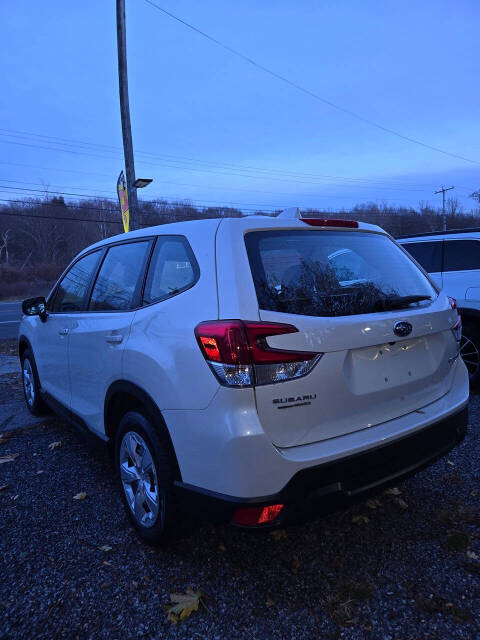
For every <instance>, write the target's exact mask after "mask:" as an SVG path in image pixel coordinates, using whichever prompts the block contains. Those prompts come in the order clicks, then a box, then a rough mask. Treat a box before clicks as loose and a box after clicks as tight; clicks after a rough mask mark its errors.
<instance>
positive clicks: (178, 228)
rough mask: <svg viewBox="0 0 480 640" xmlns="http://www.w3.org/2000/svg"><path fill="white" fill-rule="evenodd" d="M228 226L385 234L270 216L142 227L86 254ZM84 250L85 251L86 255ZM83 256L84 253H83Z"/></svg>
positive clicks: (375, 228) (362, 227)
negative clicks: (130, 242)
mask: <svg viewBox="0 0 480 640" xmlns="http://www.w3.org/2000/svg"><path fill="white" fill-rule="evenodd" d="M220 224H222V226H224V225H225V226H228V227H230V228H231V229H232V231H233V230H234V229H235V228H236V229H238V232H239V233H245V232H246V231H247V230H252V231H253V230H260V229H282V228H286V229H292V228H293V229H317V230H322V229H334V230H336V231H337V230H338V231H374V232H376V233H383V234H386V231H384V230H383V229H381V228H380V227H378V226H377V225H374V224H367V223H366V222H359V223H358V229H352V228H346V229H344V228H342V227H328V226H325V227H323V226H322V227H319V226H315V227H313V226H310V225H308V224H307V223H306V222H304V221H302V220H301V219H299V218H284V217H275V218H273V217H270V216H255V215H252V216H244V217H243V218H208V219H205V220H186V221H182V222H171V223H168V224H159V225H155V226H152V227H145V228H143V229H138V230H136V231H129V232H128V233H120V234H117V235H115V236H110V237H109V238H105V239H104V240H100V241H99V242H96V243H95V244H92V245H90V246H89V247H88V250H89V251H90V250H92V249H96V248H98V247H102V246H104V245H109V244H112V243H114V242H120V241H122V242H123V241H125V240H129V239H132V240H133V239H136V238H144V237H151V236H157V235H177V234H179V235H185V236H187V237H190V236H192V235H196V234H202V235H204V234H205V233H211V234H212V235H213V234H214V233H215V232H216V230H217V228H218V227H219V225H220ZM86 250H87V249H85V251H86ZM82 253H83V252H82Z"/></svg>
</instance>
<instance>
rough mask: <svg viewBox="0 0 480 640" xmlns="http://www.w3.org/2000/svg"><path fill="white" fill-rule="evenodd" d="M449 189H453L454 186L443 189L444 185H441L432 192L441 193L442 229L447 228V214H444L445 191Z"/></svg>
mask: <svg viewBox="0 0 480 640" xmlns="http://www.w3.org/2000/svg"><path fill="white" fill-rule="evenodd" d="M450 189H455V187H447V188H446V189H445V187H442V188H441V189H439V190H438V191H435V192H434V193H441V194H442V231H446V230H447V216H446V213H445V192H446V191H450Z"/></svg>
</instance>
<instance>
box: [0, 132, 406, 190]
mask: <svg viewBox="0 0 480 640" xmlns="http://www.w3.org/2000/svg"><path fill="white" fill-rule="evenodd" d="M0 143H2V144H15V145H20V146H24V147H31V148H34V149H43V150H47V151H60V152H62V153H70V154H74V155H79V156H82V155H83V156H89V157H93V158H102V159H104V156H102V155H100V154H94V153H89V152H86V151H74V150H71V149H57V148H54V147H46V146H42V145H34V144H28V143H23V142H14V141H11V140H0ZM114 159H115V158H109V160H114ZM142 162H143V164H146V165H150V166H154V167H159V166H160V167H167V168H170V169H181V170H184V171H194V172H197V173H208V174H214V175H219V176H225V177H229V176H236V177H240V178H248V179H254V180H272V181H274V182H282V183H287V182H288V183H290V184H308V185H316V186H321V187H326V186H341V187H345V184H339V185H335V184H334V183H330V184H327V185H326V184H325V183H324V182H318V181H317V182H315V181H312V180H298V179H289V178H285V177H281V176H278V177H277V176H270V175H258V174H250V173H235V172H233V171H216V170H214V169H208V168H203V167H188V166H182V165H180V164H176V165H175V164H173V165H172V164H168V163H165V162H151V161H146V160H142ZM355 186H360V185H355ZM372 186H373V185H372ZM377 188H379V187H377ZM380 188H389V187H380ZM392 190H398V191H416V190H412V189H394V188H392Z"/></svg>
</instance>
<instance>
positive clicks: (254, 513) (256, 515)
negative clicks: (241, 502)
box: [232, 504, 284, 527]
mask: <svg viewBox="0 0 480 640" xmlns="http://www.w3.org/2000/svg"><path fill="white" fill-rule="evenodd" d="M283 507H284V505H283V504H272V505H270V506H269V507H246V508H244V509H237V510H236V511H235V513H234V515H233V518H232V523H233V524H239V525H242V526H244V527H254V526H256V525H259V524H271V523H272V522H274V521H275V520H276V519H277V518H278V516H279V515H280V513H281V511H282V509H283Z"/></svg>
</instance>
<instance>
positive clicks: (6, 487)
mask: <svg viewBox="0 0 480 640" xmlns="http://www.w3.org/2000/svg"><path fill="white" fill-rule="evenodd" d="M5 489H8V484H2V486H1V487H0V491H5Z"/></svg>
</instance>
